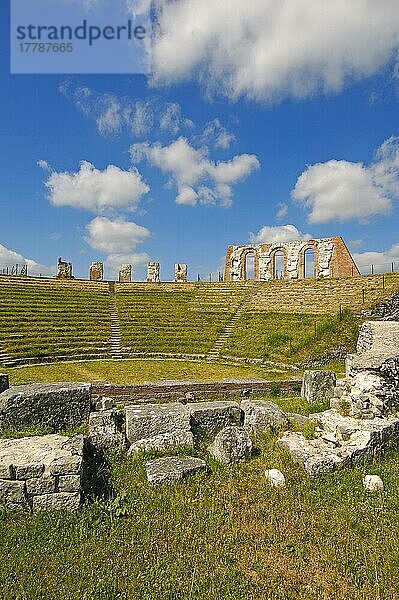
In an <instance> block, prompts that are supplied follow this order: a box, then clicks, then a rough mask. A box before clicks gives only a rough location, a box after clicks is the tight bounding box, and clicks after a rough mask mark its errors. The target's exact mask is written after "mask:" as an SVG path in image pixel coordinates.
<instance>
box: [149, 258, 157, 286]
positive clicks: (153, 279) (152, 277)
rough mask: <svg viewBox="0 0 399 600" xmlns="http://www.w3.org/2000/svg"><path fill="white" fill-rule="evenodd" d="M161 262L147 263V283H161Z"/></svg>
mask: <svg viewBox="0 0 399 600" xmlns="http://www.w3.org/2000/svg"><path fill="white" fill-rule="evenodd" d="M159 281H160V280H159V262H149V263H148V265H147V283H159Z"/></svg>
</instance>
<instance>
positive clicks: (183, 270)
mask: <svg viewBox="0 0 399 600" xmlns="http://www.w3.org/2000/svg"><path fill="white" fill-rule="evenodd" d="M175 282H176V283H187V265H184V264H181V263H178V264H175Z"/></svg>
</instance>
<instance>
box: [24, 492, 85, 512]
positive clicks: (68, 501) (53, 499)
mask: <svg viewBox="0 0 399 600" xmlns="http://www.w3.org/2000/svg"><path fill="white" fill-rule="evenodd" d="M79 506H80V492H72V493H70V492H56V493H55V494H43V495H41V496H34V497H33V510H34V511H39V510H77V509H78V508H79Z"/></svg>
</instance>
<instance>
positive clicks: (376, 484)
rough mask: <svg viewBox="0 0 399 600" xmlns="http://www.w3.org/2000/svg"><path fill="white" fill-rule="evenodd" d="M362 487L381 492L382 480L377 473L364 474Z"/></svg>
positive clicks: (382, 487)
mask: <svg viewBox="0 0 399 600" xmlns="http://www.w3.org/2000/svg"><path fill="white" fill-rule="evenodd" d="M363 487H365V488H366V490H369V491H370V492H381V491H382V490H383V489H384V482H383V481H382V479H381V477H378V475H365V476H364V478H363Z"/></svg>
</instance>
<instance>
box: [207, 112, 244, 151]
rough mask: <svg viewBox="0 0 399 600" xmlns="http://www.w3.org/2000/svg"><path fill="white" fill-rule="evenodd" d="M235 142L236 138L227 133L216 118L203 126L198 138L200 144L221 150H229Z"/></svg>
mask: <svg viewBox="0 0 399 600" xmlns="http://www.w3.org/2000/svg"><path fill="white" fill-rule="evenodd" d="M235 140H236V136H235V135H234V134H233V133H231V132H230V131H228V130H227V129H226V127H224V126H223V125H222V123H221V122H220V119H218V118H216V119H213V121H209V123H207V124H206V125H205V127H204V131H203V133H202V135H201V136H199V141H200V143H202V144H206V145H208V144H212V145H213V146H214V147H215V148H221V149H223V150H226V149H227V148H230V146H231V144H232V143H233V142H235Z"/></svg>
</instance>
